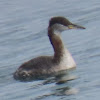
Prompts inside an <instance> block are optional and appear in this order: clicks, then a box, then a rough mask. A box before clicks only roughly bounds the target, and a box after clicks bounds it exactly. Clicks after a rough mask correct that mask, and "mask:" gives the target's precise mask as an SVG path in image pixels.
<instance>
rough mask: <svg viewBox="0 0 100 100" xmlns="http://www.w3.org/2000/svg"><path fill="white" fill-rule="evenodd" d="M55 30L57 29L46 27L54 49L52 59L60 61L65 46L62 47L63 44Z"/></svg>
mask: <svg viewBox="0 0 100 100" xmlns="http://www.w3.org/2000/svg"><path fill="white" fill-rule="evenodd" d="M55 32H57V31H54V30H52V29H51V28H48V36H49V40H50V42H51V44H52V46H53V49H54V61H55V62H60V60H61V58H62V57H63V55H64V53H65V48H64V44H63V42H62V39H61V37H60V35H58V34H56V33H55Z"/></svg>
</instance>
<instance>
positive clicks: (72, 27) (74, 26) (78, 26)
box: [68, 24, 86, 29]
mask: <svg viewBox="0 0 100 100" xmlns="http://www.w3.org/2000/svg"><path fill="white" fill-rule="evenodd" d="M68 29H86V28H85V27H83V26H80V25H76V24H71V25H68Z"/></svg>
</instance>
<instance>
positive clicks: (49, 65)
mask: <svg viewBox="0 0 100 100" xmlns="http://www.w3.org/2000/svg"><path fill="white" fill-rule="evenodd" d="M77 28H80V29H85V28H84V27H83V26H79V25H76V24H73V23H71V22H70V21H69V20H68V19H66V18H64V17H60V16H58V17H53V18H51V19H50V21H49V26H48V37H49V40H50V42H51V44H52V46H53V49H54V55H53V56H40V57H37V58H33V59H31V60H29V61H27V62H25V63H23V64H22V65H21V66H20V67H19V68H18V69H17V71H16V72H15V73H14V78H15V79H19V80H29V79H33V78H36V77H39V76H42V75H50V74H54V73H56V72H59V71H62V70H66V69H70V68H74V67H76V63H75V61H74V59H73V58H72V56H71V54H70V52H69V51H68V50H67V49H66V48H65V46H64V44H63V42H62V39H61V37H60V33H61V32H62V31H64V30H68V29H77Z"/></svg>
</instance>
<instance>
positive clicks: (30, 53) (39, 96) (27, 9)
mask: <svg viewBox="0 0 100 100" xmlns="http://www.w3.org/2000/svg"><path fill="white" fill-rule="evenodd" d="M53 16H65V17H66V18H68V19H70V20H71V21H72V22H74V23H77V24H80V25H83V26H84V27H86V29H85V30H68V31H66V32H63V33H62V37H63V41H64V44H65V45H66V47H67V48H68V49H69V50H70V52H71V54H72V56H73V57H74V59H75V61H76V63H77V68H76V70H75V72H74V73H75V75H77V76H78V78H77V79H75V80H73V81H69V82H66V83H64V84H61V85H58V84H56V82H51V83H49V84H43V82H44V81H46V79H45V80H35V81H32V82H20V81H16V80H14V79H13V73H14V72H15V71H16V69H17V68H18V67H19V66H20V65H21V64H22V63H23V62H25V61H27V60H30V59H31V58H34V57H37V56H39V55H52V54H53V49H52V46H51V44H50V42H49V40H48V37H47V27H48V21H49V19H50V18H51V17H53ZM67 87H70V88H71V89H70V91H72V92H71V94H70V93H69V94H70V95H68V93H67V92H68V91H66V90H64V89H66V88H67ZM62 88H63V89H62ZM99 99H100V0H37V1H36V0H0V100H99Z"/></svg>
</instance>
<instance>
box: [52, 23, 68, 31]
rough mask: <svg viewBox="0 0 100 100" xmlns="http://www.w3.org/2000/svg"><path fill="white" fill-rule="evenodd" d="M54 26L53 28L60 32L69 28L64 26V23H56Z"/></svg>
mask: <svg viewBox="0 0 100 100" xmlns="http://www.w3.org/2000/svg"><path fill="white" fill-rule="evenodd" d="M52 28H53V30H55V31H58V32H62V31H65V30H68V29H69V28H68V27H67V26H64V25H62V24H54V25H53V26H52Z"/></svg>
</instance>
